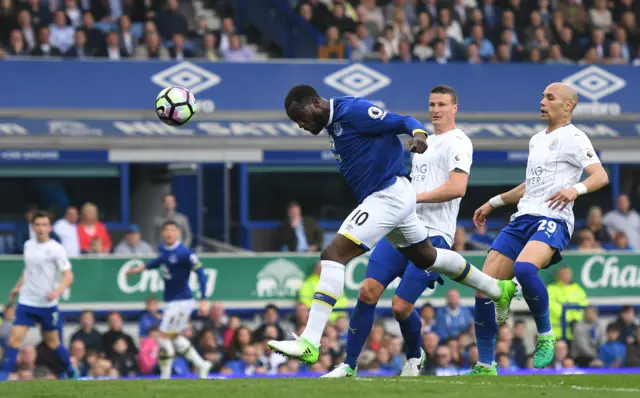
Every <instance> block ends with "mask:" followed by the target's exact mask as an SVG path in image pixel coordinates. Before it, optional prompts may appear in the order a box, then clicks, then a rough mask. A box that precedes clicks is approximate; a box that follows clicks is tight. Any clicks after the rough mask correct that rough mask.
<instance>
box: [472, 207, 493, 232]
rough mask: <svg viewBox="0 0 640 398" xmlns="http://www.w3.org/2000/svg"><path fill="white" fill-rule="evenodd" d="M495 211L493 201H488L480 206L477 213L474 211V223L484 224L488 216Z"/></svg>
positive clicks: (476, 224)
mask: <svg viewBox="0 0 640 398" xmlns="http://www.w3.org/2000/svg"><path fill="white" fill-rule="evenodd" d="M492 211H493V206H491V203H489V202H487V203H485V204H483V205H482V206H480V207H479V208H478V210H476V212H475V213H473V225H475V226H476V227H479V226H482V225H484V224H485V223H486V222H487V216H488V215H489V214H491V212H492Z"/></svg>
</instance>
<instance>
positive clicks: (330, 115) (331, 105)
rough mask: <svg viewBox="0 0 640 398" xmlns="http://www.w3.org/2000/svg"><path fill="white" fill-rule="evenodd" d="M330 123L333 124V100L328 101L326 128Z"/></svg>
mask: <svg viewBox="0 0 640 398" xmlns="http://www.w3.org/2000/svg"><path fill="white" fill-rule="evenodd" d="M331 123H333V98H331V99H329V121H328V122H327V126H328V125H330V124H331ZM325 127H326V126H325Z"/></svg>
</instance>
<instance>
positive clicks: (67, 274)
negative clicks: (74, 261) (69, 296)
mask: <svg viewBox="0 0 640 398" xmlns="http://www.w3.org/2000/svg"><path fill="white" fill-rule="evenodd" d="M72 283H73V271H71V270H66V271H63V272H62V281H61V282H60V284H59V285H58V287H57V288H55V290H52V291H50V292H49V293H47V299H49V300H55V299H57V298H58V297H60V296H61V295H62V293H64V291H65V290H67V289H68V288H69V286H71V284H72Z"/></svg>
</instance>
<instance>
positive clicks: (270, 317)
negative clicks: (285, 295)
mask: <svg viewBox="0 0 640 398" xmlns="http://www.w3.org/2000/svg"><path fill="white" fill-rule="evenodd" d="M279 321H280V310H278V307H276V306H275V305H273V304H268V305H267V306H266V307H265V308H264V312H263V314H262V325H260V326H259V327H258V328H257V329H256V330H255V331H254V332H253V341H257V342H258V341H262V340H264V339H265V337H264V336H265V330H266V329H267V328H268V327H274V328H275V329H276V331H277V336H276V337H277V338H272V339H270V340H277V341H281V340H284V338H285V335H284V331H283V330H282V328H281V327H280V325H278V322H279Z"/></svg>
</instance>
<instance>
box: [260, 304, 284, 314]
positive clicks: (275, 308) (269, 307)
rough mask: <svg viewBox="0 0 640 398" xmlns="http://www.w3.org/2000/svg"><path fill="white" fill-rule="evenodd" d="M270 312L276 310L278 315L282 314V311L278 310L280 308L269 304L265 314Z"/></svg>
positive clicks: (265, 308)
mask: <svg viewBox="0 0 640 398" xmlns="http://www.w3.org/2000/svg"><path fill="white" fill-rule="evenodd" d="M269 310H274V311H275V312H277V313H278V314H279V313H280V310H279V309H278V307H276V305H275V304H267V305H266V306H265V307H264V312H267V311H269Z"/></svg>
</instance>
